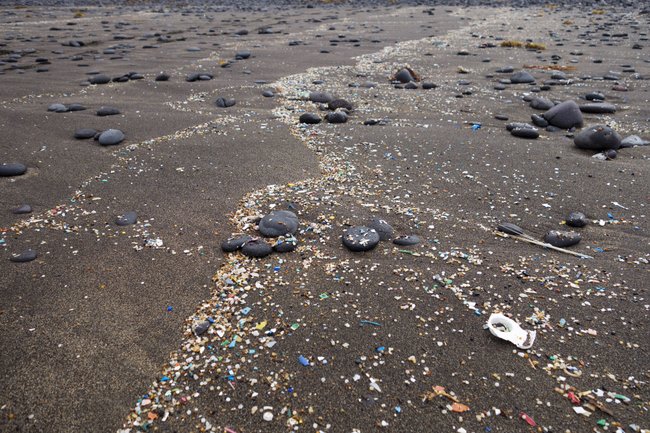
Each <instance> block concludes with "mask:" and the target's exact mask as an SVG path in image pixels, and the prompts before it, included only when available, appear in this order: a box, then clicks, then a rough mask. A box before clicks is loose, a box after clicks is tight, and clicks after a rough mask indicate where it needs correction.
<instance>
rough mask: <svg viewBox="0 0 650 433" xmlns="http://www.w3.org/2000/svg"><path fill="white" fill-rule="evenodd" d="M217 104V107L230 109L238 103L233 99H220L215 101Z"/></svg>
mask: <svg viewBox="0 0 650 433" xmlns="http://www.w3.org/2000/svg"><path fill="white" fill-rule="evenodd" d="M215 104H216V105H217V107H221V108H228V107H232V106H233V105H235V104H236V101H235V100H234V99H231V98H222V97H219V98H217V100H216V101H215Z"/></svg>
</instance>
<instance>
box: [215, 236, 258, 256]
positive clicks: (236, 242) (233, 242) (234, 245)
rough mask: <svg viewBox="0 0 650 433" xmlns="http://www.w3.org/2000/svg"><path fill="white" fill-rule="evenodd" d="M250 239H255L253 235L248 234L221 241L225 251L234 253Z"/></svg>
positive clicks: (222, 248)
mask: <svg viewBox="0 0 650 433" xmlns="http://www.w3.org/2000/svg"><path fill="white" fill-rule="evenodd" d="M250 240H253V238H252V237H250V236H248V235H243V236H235V237H232V238H229V239H226V240H225V241H223V242H221V250H222V251H223V252H224V253H232V252H235V251H237V250H239V249H241V247H243V246H244V244H245V243H246V242H248V241H250Z"/></svg>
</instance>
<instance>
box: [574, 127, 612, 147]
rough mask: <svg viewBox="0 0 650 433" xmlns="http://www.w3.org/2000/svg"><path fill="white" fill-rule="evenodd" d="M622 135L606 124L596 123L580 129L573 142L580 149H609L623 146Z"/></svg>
mask: <svg viewBox="0 0 650 433" xmlns="http://www.w3.org/2000/svg"><path fill="white" fill-rule="evenodd" d="M621 141H622V140H621V136H620V135H619V134H618V132H616V131H614V130H613V129H612V128H610V127H609V126H606V125H595V126H590V127H589V128H586V129H583V130H582V131H580V132H579V133H578V134H577V135H576V136H575V138H574V139H573V142H574V143H575V145H576V147H577V148H579V149H587V150H597V151H603V150H609V149H614V150H616V149H618V148H620V147H621Z"/></svg>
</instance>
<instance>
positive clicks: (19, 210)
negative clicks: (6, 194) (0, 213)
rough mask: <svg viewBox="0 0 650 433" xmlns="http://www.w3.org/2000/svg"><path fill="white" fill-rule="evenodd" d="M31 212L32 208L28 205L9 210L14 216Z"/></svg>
mask: <svg viewBox="0 0 650 433" xmlns="http://www.w3.org/2000/svg"><path fill="white" fill-rule="evenodd" d="M31 212H32V207H31V206H30V205H28V204H23V205H20V206H18V207H15V208H13V209H12V210H11V213H13V214H16V215H22V214H26V213H31Z"/></svg>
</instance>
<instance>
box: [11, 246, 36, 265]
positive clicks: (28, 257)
mask: <svg viewBox="0 0 650 433" xmlns="http://www.w3.org/2000/svg"><path fill="white" fill-rule="evenodd" d="M36 257H38V254H36V251H34V250H31V249H30V250H26V251H23V252H22V253H20V254H12V255H11V257H9V260H10V261H12V262H15V263H25V262H31V261H32V260H34V259H35V258H36Z"/></svg>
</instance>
